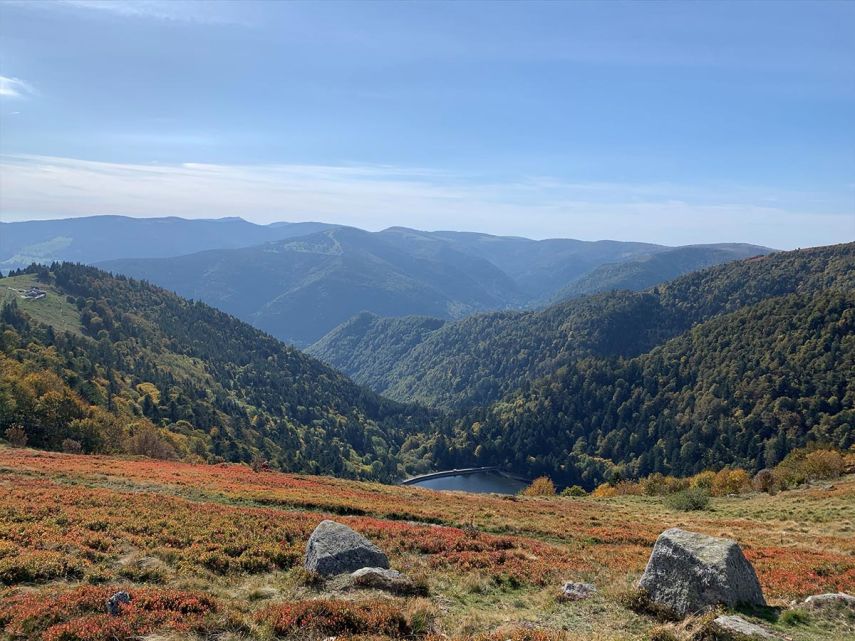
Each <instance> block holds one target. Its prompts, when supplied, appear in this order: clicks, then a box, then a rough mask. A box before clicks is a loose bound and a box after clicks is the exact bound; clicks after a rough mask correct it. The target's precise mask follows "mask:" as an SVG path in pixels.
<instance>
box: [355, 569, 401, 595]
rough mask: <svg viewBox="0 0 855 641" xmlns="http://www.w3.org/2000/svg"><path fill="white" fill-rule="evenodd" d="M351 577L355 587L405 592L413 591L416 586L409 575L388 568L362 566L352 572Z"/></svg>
mask: <svg viewBox="0 0 855 641" xmlns="http://www.w3.org/2000/svg"><path fill="white" fill-rule="evenodd" d="M350 578H351V579H352V581H353V585H354V586H355V587H359V588H373V589H375V590H386V591H387V592H398V593H402V594H403V593H408V592H412V591H413V589H414V587H415V586H414V585H413V582H412V581H410V579H409V578H408V577H407V576H405V575H403V574H401V573H400V572H397V571H396V570H389V569H386V568H361V569H359V570H357V571H356V572H354V573H352V574H351V575H350Z"/></svg>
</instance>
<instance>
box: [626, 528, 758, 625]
mask: <svg viewBox="0 0 855 641" xmlns="http://www.w3.org/2000/svg"><path fill="white" fill-rule="evenodd" d="M639 587H640V588H642V589H643V590H644V591H645V592H647V594H648V596H649V597H650V600H651V601H652V602H653V603H655V604H656V605H659V606H660V607H662V608H664V609H666V610H669V611H670V612H671V613H673V614H675V615H676V616H679V617H684V616H686V615H688V614H694V613H698V612H703V611H704V610H708V609H709V608H712V607H714V606H716V605H726V606H728V607H734V606H736V605H738V604H746V605H757V606H765V605H766V600H765V599H764V598H763V591H762V590H761V588H760V582H759V581H758V580H757V575H756V574H755V573H754V568H753V567H752V566H751V564H750V563H749V562H748V560H747V559H746V558H745V556H744V555H743V554H742V550H741V549H740V548H739V545H737V543H736V541H731V540H730V539H720V538H717V537H713V536H706V535H705V534H697V533H695V532H687V531H685V530H681V529H679V528H671V529H670V530H665V531H664V532H663V533H662V534H660V535H659V538H658V539H656V545H655V546H654V547H653V553H652V554H651V555H650V560H649V561H648V562H647V568H646V569H645V570H644V574H643V575H642V577H641V581H640V582H639Z"/></svg>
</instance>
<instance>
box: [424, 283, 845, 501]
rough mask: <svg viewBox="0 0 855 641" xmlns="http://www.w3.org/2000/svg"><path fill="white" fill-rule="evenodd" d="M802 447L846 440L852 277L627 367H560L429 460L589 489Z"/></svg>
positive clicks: (720, 322) (773, 458)
mask: <svg viewBox="0 0 855 641" xmlns="http://www.w3.org/2000/svg"><path fill="white" fill-rule="evenodd" d="M851 277H852V272H851V271H850V274H849V278H850V279H851ZM799 289H809V288H808V287H804V288H799ZM809 441H814V442H819V443H823V444H827V445H831V446H833V447H839V448H843V449H845V448H848V447H850V446H852V445H853V443H855V288H853V287H852V286H851V281H850V282H849V285H848V286H846V287H832V288H830V289H828V290H825V291H820V292H814V293H808V292H800V293H793V294H790V295H785V296H780V297H775V298H770V299H768V300H764V301H761V302H759V303H756V304H754V305H750V306H748V307H745V308H744V309H741V310H738V311H735V312H732V313H729V314H725V315H722V316H719V317H716V318H713V319H712V320H709V321H707V322H705V323H702V324H699V325H696V326H695V327H693V328H692V329H691V330H690V331H688V332H686V333H685V334H683V335H681V336H679V337H677V338H674V339H672V340H670V341H667V342H666V343H665V344H663V345H661V346H659V347H657V348H655V349H653V350H652V351H650V352H648V353H646V354H643V355H640V356H638V357H636V358H632V359H620V358H585V359H581V360H579V361H576V362H572V363H569V364H567V365H565V366H563V367H561V368H560V369H559V370H557V371H556V372H555V373H554V374H552V375H551V376H549V377H546V378H544V379H541V380H538V381H536V382H534V383H533V384H531V385H530V386H529V387H528V389H526V390H523V391H519V392H516V393H512V394H510V395H508V396H507V397H505V398H504V399H503V400H502V401H500V402H498V403H496V404H494V405H493V406H492V407H491V408H489V410H476V411H473V412H472V413H471V415H470V416H468V417H466V418H465V419H463V420H461V421H459V422H458V423H457V425H456V427H455V429H454V431H453V432H450V433H448V437H447V438H441V439H440V442H439V443H438V444H437V445H436V446H435V448H434V459H435V463H436V464H437V465H439V466H440V467H443V466H453V465H455V464H457V463H458V462H459V461H460V462H462V461H465V464H466V465H473V464H478V465H501V466H503V467H504V468H505V469H509V470H512V471H514V472H517V473H519V474H524V475H528V476H530V477H534V476H537V475H539V474H548V475H550V476H551V477H552V478H554V479H555V480H556V481H558V482H559V483H561V484H571V483H581V484H584V485H586V486H588V487H591V486H592V485H594V484H596V483H598V482H600V481H601V480H602V479H603V478H611V479H614V478H620V477H638V476H643V475H647V474H649V473H651V472H664V473H672V474H690V473H695V472H698V471H701V470H704V469H709V468H713V469H715V468H717V467H720V466H722V465H725V464H735V465H738V466H741V467H745V468H747V469H753V470H757V469H760V468H762V467H766V466H771V465H774V464H776V463H777V462H779V461H780V460H781V459H782V458H783V457H784V456H785V455H786V453H787V452H788V451H789V450H790V449H792V448H793V447H797V446H800V445H803V444H804V443H806V442H809Z"/></svg>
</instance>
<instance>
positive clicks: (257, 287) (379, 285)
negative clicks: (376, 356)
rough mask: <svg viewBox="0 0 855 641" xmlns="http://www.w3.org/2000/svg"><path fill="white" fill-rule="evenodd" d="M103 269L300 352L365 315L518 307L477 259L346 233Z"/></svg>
mask: <svg viewBox="0 0 855 641" xmlns="http://www.w3.org/2000/svg"><path fill="white" fill-rule="evenodd" d="M104 267H105V268H107V269H110V270H112V271H115V272H118V273H122V274H126V275H129V276H134V277H139V278H145V279H146V280H150V281H152V282H154V283H157V284H158V285H161V286H163V287H166V288H168V289H171V290H174V291H176V292H178V293H179V294H181V295H183V296H187V297H190V298H198V299H201V300H204V301H205V302H207V303H209V304H211V305H214V306H216V307H218V308H219V309H222V310H224V311H226V312H228V313H230V314H234V315H235V316H238V317H239V318H241V319H244V320H246V321H248V322H251V323H252V324H253V325H255V326H256V327H258V328H260V329H263V330H265V331H267V332H269V333H271V334H273V335H275V336H277V337H278V338H280V339H282V340H286V341H289V342H292V343H294V344H296V345H306V344H309V343H311V342H313V341H315V340H317V339H318V338H320V337H321V336H323V335H324V334H326V333H327V332H328V331H330V330H331V329H333V328H334V327H335V326H336V325H338V324H339V323H341V322H342V321H343V320H345V319H347V318H350V317H351V316H353V315H354V314H357V313H359V312H361V311H363V310H370V311H373V312H375V313H378V314H381V315H389V316H402V315H409V314H425V315H431V316H441V317H444V318H456V317H460V316H464V315H466V314H469V313H472V312H475V311H478V310H483V309H491V308H503V307H508V306H516V305H519V304H521V303H522V300H523V297H522V295H521V293H520V292H519V291H518V289H517V288H516V286H515V284H514V283H513V281H512V280H511V279H510V278H509V277H508V276H507V275H506V274H504V273H503V272H502V271H501V270H499V269H498V268H497V267H495V266H493V265H492V264H491V263H489V262H488V261H486V260H484V259H482V258H477V257H473V256H469V255H467V254H463V253H461V252H458V251H456V250H454V249H452V248H450V247H448V246H447V245H439V246H438V247H437V248H436V251H435V252H431V253H427V252H409V251H406V250H405V249H402V248H399V247H397V246H395V245H394V244H390V243H387V242H385V241H384V240H383V239H382V238H381V237H380V236H378V235H377V234H371V233H369V232H366V231H362V230H360V229H354V228H349V227H337V228H333V229H328V230H325V231H323V232H319V233H317V234H312V235H309V236H304V237H301V238H296V239H292V240H286V241H282V242H277V243H268V244H266V245H261V246H257V247H250V248H246V249H236V250H217V251H209V252H201V253H198V254H191V255H189V256H181V257H177V258H166V259H148V260H122V261H111V262H108V263H105V264H104Z"/></svg>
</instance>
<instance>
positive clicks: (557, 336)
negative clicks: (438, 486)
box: [309, 244, 855, 410]
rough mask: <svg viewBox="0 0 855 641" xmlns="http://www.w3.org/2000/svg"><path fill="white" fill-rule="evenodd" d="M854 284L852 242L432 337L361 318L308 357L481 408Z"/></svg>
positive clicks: (407, 396) (434, 401) (375, 382)
mask: <svg viewBox="0 0 855 641" xmlns="http://www.w3.org/2000/svg"><path fill="white" fill-rule="evenodd" d="M853 286H855V244H848V245H836V246H831V247H821V248H816V249H810V250H801V251H794V252H780V253H776V254H772V255H770V256H766V257H761V258H754V259H748V260H743V261H737V262H732V263H727V264H724V265H720V266H717V267H713V268H709V269H706V270H703V271H700V272H695V273H692V274H688V275H686V276H682V277H680V278H678V279H676V280H674V281H671V282H670V283H667V284H664V285H660V286H658V287H655V288H653V289H650V290H648V291H645V292H627V291H618V292H608V293H602V294H597V295H594V296H588V297H583V298H577V299H572V300H568V301H565V302H562V303H559V304H556V305H553V306H551V307H548V308H546V309H544V310H540V311H531V312H502V313H492V314H484V315H477V316H472V317H469V318H465V319H462V320H460V321H455V322H447V323H444V324H441V325H439V324H437V327H436V329H434V330H432V331H431V330H430V328H429V327H426V326H425V325H424V324H423V323H422V324H421V325H419V324H418V323H416V324H415V325H414V324H413V322H412V321H410V320H406V319H404V320H400V321H394V320H391V321H390V320H381V319H376V318H375V319H370V318H369V319H362V321H361V322H353V323H347V324H345V325H343V326H341V327H339V328H337V329H336V330H335V331H334V332H333V333H332V334H331V335H330V336H328V337H326V338H325V339H324V340H322V341H320V342H319V343H317V344H316V345H314V346H313V347H312V348H310V350H309V351H310V353H312V354H313V355H315V356H317V357H318V358H320V359H322V360H324V361H325V362H328V363H330V364H332V365H333V366H334V367H337V368H340V369H342V370H343V371H344V372H345V373H348V374H350V375H352V376H354V377H355V378H356V380H357V381H359V382H365V383H368V384H370V385H371V386H372V387H373V388H374V389H375V390H376V391H378V392H380V393H382V394H384V395H387V396H389V397H390V398H394V399H398V400H408V401H418V402H421V403H424V404H427V405H431V406H435V407H440V408H445V409H455V410H456V409H461V408H468V407H474V406H477V405H487V404H489V403H491V402H493V401H496V400H498V399H500V398H501V397H502V396H504V395H505V394H507V393H509V392H511V391H513V390H515V389H518V388H519V387H521V386H522V385H523V384H524V383H525V382H526V381H531V380H534V379H537V378H539V377H542V376H546V375H548V374H550V373H552V372H554V371H555V370H556V369H558V368H559V367H561V366H563V365H566V364H568V363H571V362H573V361H575V360H577V359H580V358H584V357H586V356H599V357H618V356H622V357H632V356H635V355H638V354H641V353H644V352H646V351H648V350H650V349H651V348H653V347H655V346H656V345H659V344H661V343H662V342H664V341H665V340H667V339H669V338H672V337H675V336H677V335H679V334H681V333H682V332H684V331H686V330H688V329H689V328H690V327H692V325H694V324H695V323H699V322H703V321H705V320H708V319H710V318H713V317H714V316H716V315H719V314H724V313H728V312H731V311H735V310H737V309H739V308H741V307H744V306H747V305H751V304H754V303H757V302H760V301H762V300H765V299H768V298H772V297H775V296H782V295H786V294H790V293H805V294H810V293H815V292H820V291H823V290H825V289H828V288H832V287H834V288H840V289H847V288H852V287H853ZM414 327H418V328H419V330H418V331H417V332H416V331H414Z"/></svg>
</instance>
